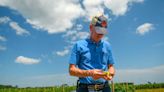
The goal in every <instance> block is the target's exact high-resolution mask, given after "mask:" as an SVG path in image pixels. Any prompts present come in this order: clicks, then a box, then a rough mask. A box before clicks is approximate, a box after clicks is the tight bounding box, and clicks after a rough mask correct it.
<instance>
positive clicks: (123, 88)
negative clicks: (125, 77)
mask: <svg viewBox="0 0 164 92" xmlns="http://www.w3.org/2000/svg"><path fill="white" fill-rule="evenodd" d="M111 87H112V85H111ZM114 88H115V92H164V83H148V84H140V85H134V84H133V83H126V82H125V83H115V84H114ZM75 89H76V87H75V86H68V85H67V84H63V85H61V86H53V87H35V88H30V87H27V88H18V87H17V86H15V87H12V86H10V85H0V92H72V91H73V90H75Z"/></svg>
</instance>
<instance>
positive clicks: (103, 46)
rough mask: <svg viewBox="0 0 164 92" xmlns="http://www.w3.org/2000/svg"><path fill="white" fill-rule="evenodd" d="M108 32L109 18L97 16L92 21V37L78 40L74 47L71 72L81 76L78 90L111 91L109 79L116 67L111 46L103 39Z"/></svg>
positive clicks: (79, 91) (81, 91)
mask: <svg viewBox="0 0 164 92" xmlns="http://www.w3.org/2000/svg"><path fill="white" fill-rule="evenodd" d="M106 33H107V18H106V17H105V16H103V15H101V16H95V17H93V19H92V21H91V23H90V38H87V39H85V40H81V41H78V42H76V44H75V45H74V47H73V50H72V53H71V56H70V60H69V73H70V75H72V76H77V77H79V82H78V83H77V90H76V91H77V92H91V91H92V92H97V91H98V92H99V91H100V92H110V87H109V85H108V80H111V79H112V78H113V76H114V74H115V69H114V67H113V64H114V60H113V56H112V52H111V46H110V44H109V43H108V42H107V41H103V40H102V38H103V36H104V35H105V34H106ZM104 71H108V72H109V73H110V75H108V74H106V73H104Z"/></svg>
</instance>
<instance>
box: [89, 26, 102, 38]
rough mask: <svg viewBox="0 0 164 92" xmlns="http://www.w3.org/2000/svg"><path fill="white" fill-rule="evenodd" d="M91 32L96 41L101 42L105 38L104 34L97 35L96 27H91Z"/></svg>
mask: <svg viewBox="0 0 164 92" xmlns="http://www.w3.org/2000/svg"><path fill="white" fill-rule="evenodd" d="M90 31H91V37H92V38H93V40H95V41H100V40H101V39H102V38H103V36H104V34H97V33H96V30H95V27H94V26H93V25H91V27H90Z"/></svg>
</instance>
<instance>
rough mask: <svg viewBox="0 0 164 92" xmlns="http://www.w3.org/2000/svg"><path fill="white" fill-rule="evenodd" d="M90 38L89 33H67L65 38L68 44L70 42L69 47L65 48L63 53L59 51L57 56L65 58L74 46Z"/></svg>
mask: <svg viewBox="0 0 164 92" xmlns="http://www.w3.org/2000/svg"><path fill="white" fill-rule="evenodd" d="M88 36H89V33H88V32H85V31H83V32H81V31H75V30H73V31H67V32H66V33H65V34H64V35H63V38H65V39H66V42H68V45H67V46H65V47H64V50H63V51H57V52H56V54H57V55H59V56H65V55H67V54H68V53H69V52H70V49H72V46H73V45H74V43H75V42H76V41H77V40H81V39H85V38H87V37H88Z"/></svg>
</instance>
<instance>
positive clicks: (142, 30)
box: [136, 23, 154, 35]
mask: <svg viewBox="0 0 164 92" xmlns="http://www.w3.org/2000/svg"><path fill="white" fill-rule="evenodd" d="M153 29H154V25H153V24H151V23H144V24H142V25H140V26H139V27H137V29H136V33H138V34H140V35H144V34H145V33H148V32H149V31H150V30H153Z"/></svg>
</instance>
